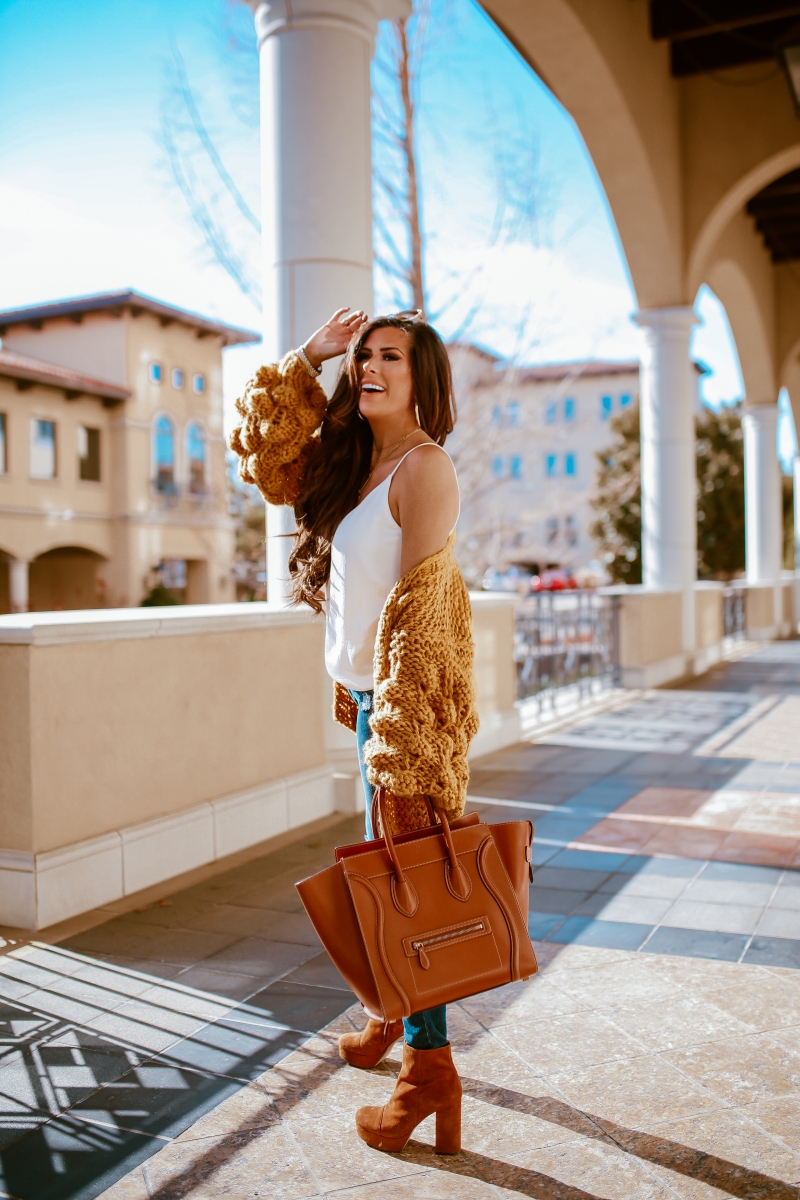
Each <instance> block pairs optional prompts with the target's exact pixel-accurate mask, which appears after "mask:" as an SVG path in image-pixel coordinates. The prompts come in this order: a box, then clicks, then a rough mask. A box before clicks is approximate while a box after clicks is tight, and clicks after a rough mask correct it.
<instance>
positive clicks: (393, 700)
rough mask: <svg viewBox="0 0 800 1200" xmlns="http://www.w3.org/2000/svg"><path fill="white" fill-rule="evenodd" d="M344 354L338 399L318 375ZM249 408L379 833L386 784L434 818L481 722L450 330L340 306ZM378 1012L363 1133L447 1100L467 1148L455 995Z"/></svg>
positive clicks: (444, 1140) (359, 1123)
mask: <svg viewBox="0 0 800 1200" xmlns="http://www.w3.org/2000/svg"><path fill="white" fill-rule="evenodd" d="M342 353H344V354H345V357H344V361H343V363H342V367H341V370H340V374H339V380H338V383H337V385H336V388H335V390H334V393H333V396H332V397H331V400H330V402H328V401H327V400H326V397H325V394H324V392H323V391H322V389H321V388H320V387H319V385H318V383H317V382H316V378H317V376H318V375H319V374H320V373H321V368H322V363H323V362H325V361H326V359H329V358H335V357H337V356H339V355H341V354H342ZM237 410H238V412H239V414H240V416H241V417H242V422H241V424H240V425H239V426H238V428H237V429H236V430H234V432H233V435H232V437H231V448H232V449H233V450H234V451H235V452H236V453H237V454H238V455H239V456H240V459H241V462H240V474H241V477H242V479H244V480H245V481H246V482H248V483H255V484H256V485H257V486H258V488H259V489H260V491H261V492H262V494H263V495H264V496H265V498H266V499H267V500H268V501H270V503H273V504H291V505H293V507H294V512H295V516H296V518H297V525H298V533H297V536H296V539H295V544H294V548H293V551H292V554H291V557H290V559H289V571H290V576H291V587H292V594H293V598H294V601H295V602H296V603H306V604H309V605H310V606H311V607H312V608H313V609H315V610H316V611H317V612H321V611H322V609H323V604H324V607H325V610H326V621H327V628H326V645H325V661H326V666H327V669H328V672H329V673H330V675H331V676H332V677H333V679H334V681H335V688H334V696H335V699H334V715H335V717H336V719H337V720H338V721H340V722H341V723H342V724H344V725H347V726H348V727H349V728H351V729H353V730H354V731H355V733H356V738H357V743H358V751H359V761H360V765H361V773H362V779H363V782H364V790H365V794H366V800H367V805H366V836H367V839H371V838H372V837H373V836H377V835H378V831H375V830H373V829H372V823H371V817H370V810H371V801H372V795H373V788H374V787H377V786H382V787H383V788H385V789H386V793H388V803H387V806H386V813H387V820H389V821H390V822H391V824H392V827H393V830H394V832H404V831H407V830H412V829H417V828H421V827H423V826H425V825H427V824H428V823H429V819H428V815H427V806H426V803H425V797H426V796H428V797H430V799H431V800H432V801H433V804H434V805H435V806H436V807H437V808H443V809H445V810H446V812H447V814H448V816H449V817H450V818H451V819H455V818H457V817H459V816H460V815H461V813H462V812H463V809H464V802H465V799H466V787H467V778H468V769H467V749H468V747H469V742H470V740H471V738H472V737H473V736H474V734H475V733H476V731H477V727H478V721H477V716H476V713H475V703H474V699H475V688H474V681H473V670H472V657H473V647H472V628H471V615H470V605H469V597H468V596H467V592H466V588H465V586H464V582H463V579H462V578H461V574H460V572H459V569H458V566H457V564H456V561H455V557H454V555H453V545H454V542H455V534H454V529H455V524H456V521H457V519H458V512H459V496H458V483H457V480H456V475H455V470H454V468H453V464H452V462H451V460H450V458H449V456H448V455H447V453H446V452H444V450H443V448H442V447H443V443H444V440H445V438H446V437H447V435H448V433H450V432H451V431H452V428H453V422H454V420H455V405H454V402H453V394H452V381H451V375H450V364H449V360H448V357H447V351H446V349H445V347H444V344H443V343H442V341H441V339H440V337H439V336H438V334H437V333H436V332H435V330H433V329H432V328H431V327H430V326H429V325H428V324H426V322H425V321H424V320H423V319H422V317H421V314H419V313H400V314H398V315H397V316H393V317H379V318H376V319H374V320H372V321H368V320H367V319H366V316H365V314H364V313H363V312H360V311H359V312H353V313H351V312H350V311H349V309H346V308H342V309H339V310H338V311H337V312H336V313H334V315H333V316H332V317H331V319H330V320H329V321H328V322H327V323H326V324H325V325H323V326H322V328H321V329H319V330H317V332H316V333H315V334H314V335H313V336H312V337H311V338H309V339H308V341H307V342H306V343H305V345H304V346H302V347H301V348H300V349H299V350H297V351H292V352H290V353H289V354H287V355H286V357H285V358H284V359H283V360H282V362H281V363H280V364H278V365H272V366H269V367H262V368H261V370H260V371H259V372H258V373H257V374H256V376H255V377H254V378H253V379H252V380H251V381H250V383H249V384H248V386H247V389H246V391H245V394H244V396H243V397H242V399H241V400H239V401H237ZM367 1015H368V1017H369V1020H368V1022H367V1026H366V1028H365V1029H364V1030H363V1031H362V1032H361V1033H358V1034H345V1035H344V1036H343V1037H342V1038H340V1040H339V1053H340V1054H341V1056H342V1058H344V1059H345V1060H346V1061H347V1062H349V1063H351V1064H352V1065H354V1066H358V1067H372V1066H375V1065H376V1064H377V1063H378V1062H380V1061H381V1059H382V1058H383V1057H384V1055H385V1054H386V1053H387V1052H388V1050H389V1049H390V1047H391V1046H392V1045H393V1044H394V1042H395V1041H396V1040H397V1039H398V1038H399V1037H400V1036H401V1035H403V1034H404V1036H405V1044H404V1047H403V1067H402V1070H401V1072H400V1076H399V1078H398V1081H397V1085H396V1087H395V1091H394V1094H393V1096H392V1098H391V1100H390V1101H389V1103H388V1104H387V1105H385V1106H384V1107H383V1108H362V1109H360V1110H359V1112H358V1113H357V1115H356V1127H357V1129H358V1133H359V1135H360V1136H361V1137H362V1138H363V1139H364V1141H366V1142H368V1143H369V1144H370V1145H371V1146H374V1147H376V1148H379V1149H384V1150H400V1149H402V1148H403V1146H404V1145H405V1143H406V1142H407V1141H408V1138H409V1137H410V1136H411V1133H412V1132H413V1130H414V1128H415V1127H416V1126H417V1125H418V1124H419V1122H420V1121H422V1120H424V1118H425V1117H426V1116H429V1115H430V1114H431V1113H433V1112H436V1113H437V1114H438V1115H437V1150H439V1151H440V1152H443V1153H457V1151H458V1150H459V1149H460V1106H461V1083H460V1081H459V1078H458V1075H457V1073H456V1070H455V1067H454V1066H453V1062H452V1058H451V1054H450V1045H449V1042H448V1040H447V1022H446V1009H445V1008H444V1006H441V1007H438V1008H432V1009H428V1010H427V1011H425V1012H419V1013H414V1014H412V1015H411V1016H409V1017H408V1018H406V1019H405V1020H404V1021H403V1022H400V1021H390V1022H384V1021H382V1020H381V1019H380V1018H379V1017H378V1016H377V1015H376V1014H369V1013H368V1014H367ZM440 1125H441V1135H440Z"/></svg>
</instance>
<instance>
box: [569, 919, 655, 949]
mask: <svg viewBox="0 0 800 1200" xmlns="http://www.w3.org/2000/svg"><path fill="white" fill-rule="evenodd" d="M651 932H652V926H650V925H637V924H634V923H633V922H628V921H603V920H594V919H592V918H591V917H570V918H569V919H568V920H566V921H565V922H564V923H563V925H558V926H556V928H555V929H554V930H553V932H552V933H549V934H548V935H547V937H548V940H549V941H553V942H561V943H571V942H574V943H577V944H578V945H581V946H607V947H610V948H613V949H617V950H638V949H639V947H640V946H642V945H644V943H645V941H646V939H647V938H648V937H649V935H650V933H651Z"/></svg>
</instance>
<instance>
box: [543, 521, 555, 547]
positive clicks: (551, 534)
mask: <svg viewBox="0 0 800 1200" xmlns="http://www.w3.org/2000/svg"><path fill="white" fill-rule="evenodd" d="M544 528H545V537H546V538H547V544H548V546H552V544H553V542H554V541H555V540H556V538H557V537H558V517H548V518H547V520H546V521H545V523H544Z"/></svg>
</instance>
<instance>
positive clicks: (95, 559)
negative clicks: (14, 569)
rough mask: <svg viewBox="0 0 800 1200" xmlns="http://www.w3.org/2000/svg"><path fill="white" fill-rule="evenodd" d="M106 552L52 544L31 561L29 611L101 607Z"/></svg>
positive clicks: (78, 546)
mask: <svg viewBox="0 0 800 1200" xmlns="http://www.w3.org/2000/svg"><path fill="white" fill-rule="evenodd" d="M107 561H108V560H107V558H106V557H105V555H103V554H100V553H98V551H97V550H94V549H89V548H88V547H86V546H81V545H76V544H70V545H66V546H64V545H59V546H52V547H51V548H50V549H48V550H43V551H41V552H40V553H39V554H37V555H36V556H35V557H34V558H32V559H31V561H30V566H29V583H28V595H29V601H28V607H29V608H30V610H31V612H51V611H54V610H55V611H58V610H61V609H77V608H102V607H104V604H105V582H104V575H103V573H102V571H101V567H102V566H103V565H104V564H105V563H106V562H107Z"/></svg>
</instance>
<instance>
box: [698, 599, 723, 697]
mask: <svg viewBox="0 0 800 1200" xmlns="http://www.w3.org/2000/svg"><path fill="white" fill-rule="evenodd" d="M694 636H695V654H694V664H693V670H694V673H695V675H699V674H701V673H702V672H703V671H707V670H708V668H709V667H711V666H713V665H714V663H716V662H719V660H720V658H721V657H722V648H723V644H724V637H725V585H724V584H722V583H716V582H714V581H712V580H708V581H705V580H703V581H700V582H698V583H696V584H695V585H694Z"/></svg>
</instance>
